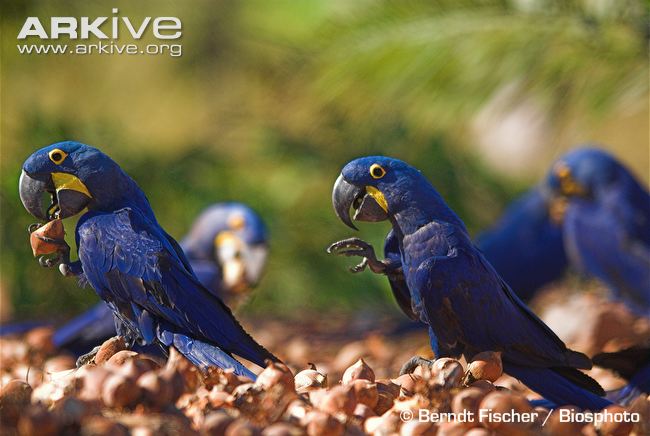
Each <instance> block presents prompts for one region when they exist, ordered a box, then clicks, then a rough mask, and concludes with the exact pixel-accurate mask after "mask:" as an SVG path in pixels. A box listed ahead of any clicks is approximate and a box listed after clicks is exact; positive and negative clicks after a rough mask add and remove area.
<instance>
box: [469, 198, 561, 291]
mask: <svg viewBox="0 0 650 436" xmlns="http://www.w3.org/2000/svg"><path fill="white" fill-rule="evenodd" d="M475 243H476V246H477V247H478V248H479V249H480V250H481V251H482V252H483V254H484V255H485V257H486V258H487V260H488V261H489V262H490V264H492V266H493V267H494V269H496V270H497V271H498V272H499V274H500V275H501V277H503V279H504V280H505V281H506V283H508V284H509V285H510V287H511V288H512V290H513V291H515V292H516V293H517V296H518V297H519V298H521V299H522V300H524V301H530V300H531V299H532V298H533V296H534V295H535V293H536V292H537V291H538V290H539V289H540V288H541V287H542V286H544V285H546V284H548V283H550V282H552V281H554V280H557V279H559V278H560V277H562V275H563V274H564V272H565V271H566V269H567V265H568V263H567V258H566V254H565V252H564V245H563V242H562V226H561V225H560V224H559V223H557V222H555V221H554V220H553V219H552V217H551V214H550V212H549V195H548V194H547V193H546V192H545V189H544V187H543V186H536V187H534V188H533V189H531V190H530V191H528V192H526V193H525V194H524V195H522V196H521V197H520V198H518V199H517V200H515V201H514V202H513V203H512V204H511V205H509V206H508V208H507V209H506V211H505V212H504V213H503V215H502V217H501V218H500V219H499V221H498V222H497V223H496V224H495V225H494V226H493V227H492V228H491V229H489V230H486V231H485V232H483V233H481V234H479V235H478V236H477V237H476V238H475Z"/></svg>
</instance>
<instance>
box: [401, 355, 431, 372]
mask: <svg viewBox="0 0 650 436" xmlns="http://www.w3.org/2000/svg"><path fill="white" fill-rule="evenodd" d="M418 366H428V367H429V368H431V366H433V360H429V359H425V358H424V357H420V356H413V357H411V358H410V359H409V360H408V361H407V362H406V363H405V364H404V365H402V369H400V370H399V375H404V374H412V373H413V371H415V368H417V367H418Z"/></svg>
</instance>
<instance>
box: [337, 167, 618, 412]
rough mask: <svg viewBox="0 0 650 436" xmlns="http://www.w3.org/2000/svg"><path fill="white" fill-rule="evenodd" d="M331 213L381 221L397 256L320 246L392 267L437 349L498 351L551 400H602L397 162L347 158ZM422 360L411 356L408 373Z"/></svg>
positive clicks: (359, 244) (436, 198)
mask: <svg viewBox="0 0 650 436" xmlns="http://www.w3.org/2000/svg"><path fill="white" fill-rule="evenodd" d="M332 202H333V205H334V210H335V212H336V214H337V216H338V217H339V218H340V219H341V221H343V222H344V223H345V224H346V225H348V226H349V227H352V228H355V229H356V227H355V226H354V224H353V221H352V219H351V217H350V208H353V209H354V217H353V218H354V219H355V220H359V221H370V222H374V221H384V220H388V221H390V223H391V225H392V232H393V238H394V241H395V242H394V243H395V244H397V247H398V250H399V256H392V257H389V258H386V259H384V260H377V259H376V257H375V256H374V252H373V250H372V247H371V246H370V244H367V243H365V242H364V241H361V240H359V239H348V240H344V241H341V242H338V243H334V244H332V245H331V246H330V247H329V249H328V251H330V252H333V253H336V254H342V255H346V256H361V257H364V258H366V259H368V260H367V261H366V263H367V264H368V267H370V268H371V269H372V270H373V271H375V272H380V273H385V274H391V273H393V272H395V273H400V272H401V273H402V274H403V277H404V280H405V282H406V285H407V286H406V288H405V289H406V290H407V291H408V292H409V295H408V296H406V295H404V296H403V297H404V300H405V302H406V301H407V300H408V301H410V307H411V311H412V313H413V315H415V316H417V317H418V319H419V320H420V321H422V322H424V323H425V324H427V325H428V326H429V333H430V340H431V344H432V346H433V347H434V348H437V349H438V353H436V355H437V356H448V357H459V356H461V355H463V356H465V358H466V359H467V360H470V359H471V358H472V357H473V356H474V355H475V354H477V353H479V352H482V351H487V350H491V351H500V352H501V353H502V354H501V357H502V360H503V366H504V370H505V372H506V373H508V374H510V375H511V376H513V377H515V378H518V379H519V380H521V381H522V382H523V383H524V384H526V385H527V386H528V387H529V388H531V389H532V390H534V391H536V392H538V393H539V394H541V395H542V396H544V397H545V398H547V399H548V400H550V401H553V402H554V403H556V404H572V405H576V406H578V407H581V408H585V409H601V408H603V407H606V406H607V405H609V404H611V403H610V402H609V401H608V400H606V399H604V398H602V395H604V391H603V389H602V387H601V386H600V385H599V384H598V383H597V382H596V381H595V380H593V379H591V378H590V377H589V376H587V375H586V374H584V373H583V372H581V371H580V369H589V368H591V361H590V360H589V358H588V357H587V356H585V355H584V354H582V353H578V352H576V351H572V350H570V349H568V348H567V347H566V345H565V344H564V343H563V342H562V341H561V340H560V339H559V338H558V337H557V335H555V333H553V331H551V329H550V328H548V326H546V325H545V324H544V323H543V322H542V321H541V320H540V319H539V318H538V317H537V316H536V315H535V314H534V313H533V312H532V311H531V310H530V309H529V308H528V307H527V306H526V305H525V304H524V303H523V302H522V301H521V300H520V299H519V298H518V297H517V296H516V294H515V293H514V292H513V291H512V289H511V288H510V286H508V284H507V283H506V282H504V281H503V279H502V278H501V277H500V276H499V274H498V273H497V272H496V271H495V270H494V268H493V267H492V266H491V265H490V263H489V262H488V261H487V260H486V259H485V257H484V256H483V254H482V253H481V252H480V250H478V249H477V248H476V247H475V246H474V244H473V243H472V241H471V239H470V237H469V235H468V233H467V230H466V228H465V225H464V224H463V222H462V221H461V219H460V218H459V217H458V216H457V215H456V214H455V213H454V212H453V211H452V210H451V209H450V208H449V207H448V206H447V204H446V203H445V202H444V200H443V199H442V197H441V196H440V195H439V194H438V192H436V190H435V189H434V188H433V186H432V185H431V184H430V183H429V182H428V181H427V180H426V178H425V177H424V176H423V175H422V174H421V173H420V172H419V171H418V170H417V169H415V168H413V167H412V166H410V165H408V164H406V163H405V162H402V161H400V160H397V159H392V158H388V157H384V156H371V157H363V158H359V159H355V160H353V161H351V162H349V163H348V164H347V165H345V167H344V168H343V170H342V171H341V174H340V176H339V177H338V179H337V181H336V183H335V185H334V189H333V192H332ZM423 360H424V359H421V358H415V359H412V361H411V362H412V364H407V365H406V368H404V369H405V370H412V369H414V367H415V366H416V365H417V364H418V363H421V362H423Z"/></svg>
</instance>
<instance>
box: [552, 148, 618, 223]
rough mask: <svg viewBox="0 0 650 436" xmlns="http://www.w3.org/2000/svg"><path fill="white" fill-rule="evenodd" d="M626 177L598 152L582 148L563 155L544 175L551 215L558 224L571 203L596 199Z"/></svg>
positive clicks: (614, 164)
mask: <svg viewBox="0 0 650 436" xmlns="http://www.w3.org/2000/svg"><path fill="white" fill-rule="evenodd" d="M628 177H630V174H629V172H628V171H627V170H626V169H625V167H623V166H622V165H621V164H620V163H619V162H618V161H617V160H616V158H614V156H612V155H611V154H609V153H607V152H605V151H603V150H601V149H598V148H593V147H584V148H578V149H575V150H572V151H570V152H568V153H566V154H565V155H564V156H562V157H561V158H560V159H558V160H557V161H556V162H555V163H554V164H553V166H552V167H551V170H550V171H549V172H548V174H547V176H546V181H545V189H546V190H547V192H548V193H549V194H550V198H551V200H550V211H551V216H552V217H553V219H554V220H556V221H561V220H562V218H563V216H564V212H565V210H566V207H567V205H568V204H569V202H570V201H571V200H575V199H582V200H594V199H597V198H598V196H599V195H601V194H602V193H603V192H605V191H607V189H608V188H609V187H610V186H612V185H614V184H616V183H618V182H620V181H621V180H622V179H623V178H628Z"/></svg>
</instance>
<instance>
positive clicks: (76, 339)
mask: <svg viewBox="0 0 650 436" xmlns="http://www.w3.org/2000/svg"><path fill="white" fill-rule="evenodd" d="M267 240H268V232H267V230H266V226H265V225H264V222H263V221H262V218H261V217H260V216H259V215H258V214H257V213H255V211H253V210H252V209H251V208H250V207H248V206H246V205H244V204H242V203H236V202H227V203H215V204H213V205H211V206H209V207H208V208H206V209H205V210H203V211H202V212H201V214H200V215H199V216H198V217H197V218H196V220H195V221H194V223H193V224H192V227H191V228H190V231H189V233H188V234H187V236H185V238H183V239H182V240H181V242H180V246H181V248H182V249H183V252H184V253H185V256H187V259H188V260H189V262H190V265H191V266H192V270H193V271H194V274H195V275H196V277H197V278H198V279H199V281H200V282H201V283H202V284H203V286H205V287H206V289H208V290H209V291H210V292H212V293H213V294H215V295H216V296H218V297H220V298H221V299H223V300H224V301H225V302H226V303H227V304H228V305H229V306H230V307H236V306H237V305H238V304H240V303H241V302H242V301H243V300H244V299H245V298H246V296H247V295H248V292H249V291H250V290H251V289H253V288H254V287H255V286H256V285H257V283H258V282H259V280H260V278H261V276H262V273H263V271H264V265H265V264H266V257H267V254H268V243H267ZM114 335H115V322H114V320H113V311H112V310H111V309H110V308H109V307H108V306H107V305H106V304H105V303H104V302H100V303H99V304H97V305H95V306H93V307H92V308H91V309H90V310H88V311H86V312H84V313H82V314H81V315H79V316H77V317H75V318H74V319H72V320H71V321H69V322H67V323H66V324H64V325H63V326H61V327H60V328H59V329H57V330H56V332H55V333H54V336H53V342H54V345H55V346H56V347H57V348H63V349H66V350H69V351H71V352H73V353H74V354H77V355H79V354H81V353H83V352H85V351H87V350H88V349H89V348H92V347H93V346H95V345H97V344H100V343H102V342H103V341H105V340H106V339H108V338H110V337H112V336H114Z"/></svg>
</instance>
